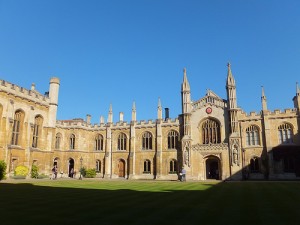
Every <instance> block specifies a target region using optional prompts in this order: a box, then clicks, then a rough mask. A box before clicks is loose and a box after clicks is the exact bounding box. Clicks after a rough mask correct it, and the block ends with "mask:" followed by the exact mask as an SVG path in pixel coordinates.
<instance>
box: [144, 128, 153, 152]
mask: <svg viewBox="0 0 300 225" xmlns="http://www.w3.org/2000/svg"><path fill="white" fill-rule="evenodd" d="M142 149H143V150H148V149H152V134H151V133H150V132H145V133H144V134H143V136H142Z"/></svg>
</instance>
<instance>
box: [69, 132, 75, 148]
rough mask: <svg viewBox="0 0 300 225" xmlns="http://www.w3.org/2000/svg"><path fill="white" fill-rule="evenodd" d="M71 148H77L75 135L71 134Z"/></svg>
mask: <svg viewBox="0 0 300 225" xmlns="http://www.w3.org/2000/svg"><path fill="white" fill-rule="evenodd" d="M70 149H71V150H73V149H75V135H74V134H71V136H70Z"/></svg>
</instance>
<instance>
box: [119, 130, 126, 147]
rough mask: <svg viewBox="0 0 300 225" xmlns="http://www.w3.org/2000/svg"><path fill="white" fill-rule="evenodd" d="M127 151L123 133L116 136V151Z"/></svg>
mask: <svg viewBox="0 0 300 225" xmlns="http://www.w3.org/2000/svg"><path fill="white" fill-rule="evenodd" d="M126 149H127V136H126V134H124V133H120V134H119V136H118V150H126Z"/></svg>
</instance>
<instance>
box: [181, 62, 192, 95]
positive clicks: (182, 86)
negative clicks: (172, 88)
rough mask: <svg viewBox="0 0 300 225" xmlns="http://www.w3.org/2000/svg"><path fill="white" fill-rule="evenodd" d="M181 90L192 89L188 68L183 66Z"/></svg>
mask: <svg viewBox="0 0 300 225" xmlns="http://www.w3.org/2000/svg"><path fill="white" fill-rule="evenodd" d="M181 91H190V84H189V82H188V79H187V75H186V68H183V82H182V85H181Z"/></svg>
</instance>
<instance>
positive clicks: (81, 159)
mask: <svg viewBox="0 0 300 225" xmlns="http://www.w3.org/2000/svg"><path fill="white" fill-rule="evenodd" d="M82 161H83V158H82V157H80V176H79V180H82V175H81V171H82Z"/></svg>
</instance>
